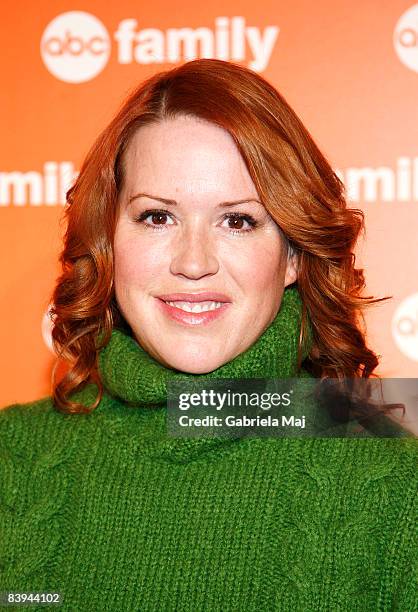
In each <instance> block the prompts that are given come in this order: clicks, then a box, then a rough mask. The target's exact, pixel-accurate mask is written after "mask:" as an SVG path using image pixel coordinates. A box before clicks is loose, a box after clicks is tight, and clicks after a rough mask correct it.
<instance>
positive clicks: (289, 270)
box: [284, 245, 298, 287]
mask: <svg viewBox="0 0 418 612" xmlns="http://www.w3.org/2000/svg"><path fill="white" fill-rule="evenodd" d="M297 277H298V256H297V253H296V252H295V251H294V250H293V248H292V247H291V246H290V245H289V251H288V254H287V263H286V274H285V278H284V286H285V287H287V286H288V285H291V284H292V283H294V282H295V281H296V279H297Z"/></svg>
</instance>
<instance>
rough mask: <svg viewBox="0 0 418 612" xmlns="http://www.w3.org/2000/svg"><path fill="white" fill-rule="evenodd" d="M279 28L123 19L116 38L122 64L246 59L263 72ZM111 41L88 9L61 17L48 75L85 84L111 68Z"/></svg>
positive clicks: (44, 49) (53, 29)
mask: <svg viewBox="0 0 418 612" xmlns="http://www.w3.org/2000/svg"><path fill="white" fill-rule="evenodd" d="M279 30H280V28H278V27H277V26H266V27H265V28H264V29H263V31H261V30H260V28H258V27H253V26H251V27H249V26H247V25H246V23H245V18H244V17H216V18H215V27H214V28H212V29H211V28H208V27H198V28H196V29H193V28H189V27H183V28H168V29H167V30H164V31H163V30H159V29H158V28H146V29H142V30H138V22H137V20H136V19H124V20H122V21H121V22H120V23H119V25H118V28H117V30H116V32H115V33H114V39H115V41H116V49H117V61H118V62H119V64H131V63H133V62H136V63H139V64H159V63H164V62H169V63H177V62H179V61H182V60H186V61H187V60H191V59H195V58H197V57H214V58H217V59H223V60H227V61H228V60H232V61H245V60H248V67H249V68H251V69H252V70H254V71H256V72H261V71H262V70H265V68H266V67H267V65H268V63H269V61H270V57H271V54H272V52H273V49H274V46H275V44H276V41H277V37H278V34H279ZM110 53H111V40H110V36H109V33H108V31H107V29H106V28H105V26H104V25H103V23H102V22H101V21H100V20H99V19H97V17H95V16H94V15H91V14H90V13H86V12H84V11H70V12H68V13H62V14H61V15H58V16H57V17H55V19H53V20H52V21H51V22H50V23H49V24H48V25H47V27H46V28H45V31H44V33H43V35H42V39H41V57H42V60H43V62H44V64H45V66H46V68H47V69H48V70H49V72H50V73H51V74H52V75H54V76H55V77H56V78H57V79H60V80H61V81H65V82H67V83H83V82H85V81H90V80H91V79H93V78H94V77H95V76H97V75H98V74H99V73H100V72H101V71H102V70H103V69H104V68H105V66H106V64H107V63H108V61H109V57H110Z"/></svg>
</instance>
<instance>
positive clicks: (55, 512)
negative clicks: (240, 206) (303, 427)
mask: <svg viewBox="0 0 418 612" xmlns="http://www.w3.org/2000/svg"><path fill="white" fill-rule="evenodd" d="M300 307H301V303H300V298H299V295H298V293H297V291H296V290H295V289H294V288H292V289H287V290H286V291H285V294H284V297H283V302H282V306H281V309H280V311H279V313H278V315H277V316H276V318H275V320H274V321H273V322H272V324H271V325H270V326H269V327H268V328H267V329H266V330H265V332H264V333H263V334H262V335H261V336H260V338H259V339H258V340H257V341H256V342H255V344H253V346H252V347H250V348H249V349H248V350H247V351H245V352H244V353H242V354H241V355H239V356H238V357H236V358H235V359H234V360H232V361H231V362H229V363H228V364H225V365H224V366H222V367H221V368H219V369H218V370H215V371H214V372H212V373H211V374H209V375H205V376H206V377H214V378H219V377H220V378H260V377H277V378H287V377H293V376H296V348H297V339H298V338H299V327H300V313H301V308H300ZM304 350H305V354H306V352H307V351H308V350H309V347H308V346H307V347H305V349H304ZM99 365H100V372H101V376H102V379H103V383H104V386H105V389H106V392H105V394H104V396H103V399H102V401H101V402H100V404H99V406H98V407H97V408H96V409H95V410H94V411H93V412H92V413H91V414H84V415H81V414H77V415H64V414H62V413H60V412H58V411H57V410H56V409H55V408H54V406H53V404H52V401H51V399H50V398H46V399H43V400H40V401H37V402H34V403H31V404H26V405H14V406H11V407H8V408H7V409H6V410H4V411H1V412H0V455H1V460H0V592H5V591H12V592H15V593H16V592H17V593H22V592H25V593H29V592H31V593H36V592H43V593H56V592H59V593H61V597H62V602H63V603H62V606H61V607H60V609H61V610H65V611H71V612H78V611H80V612H95V611H98V612H99V611H100V612H101V611H104V610H111V611H115V612H125V611H128V612H130V611H138V612H199V611H201V612H232V611H234V612H246V611H248V612H250V611H251V612H252V611H254V612H264V611H266V612H267V611H276V610H277V611H286V612H310V611H312V612H319V611H320V612H322V611H327V612H355V611H359V612H366V611H371V612H375V611H380V612H383V611H387V612H389V611H392V610H397V611H399V612H412V611H413V610H417V609H418V602H417V595H416V593H417V582H416V572H417V557H416V547H417V541H416V519H417V475H416V474H417V471H416V468H417V454H418V453H417V442H416V440H415V439H413V438H395V439H394V438H392V439H391V438H376V437H370V438H366V439H353V438H332V439H329V438H284V437H281V438H271V437H270V438H260V437H258V438H257V437H251V438H250V437H242V438H232V439H231V438H229V439H228V438H193V439H190V438H189V439H184V438H183V439H180V438H179V439H175V438H172V437H169V436H168V435H167V433H166V430H165V424H166V411H167V408H166V404H165V400H166V382H167V380H168V379H169V378H172V377H182V376H184V374H182V373H180V372H177V371H173V370H170V369H168V368H165V367H163V366H162V365H161V364H159V363H158V362H156V361H155V360H153V359H152V358H151V357H150V356H149V355H148V354H147V353H146V352H144V351H143V350H142V349H141V347H140V346H139V345H138V344H137V343H136V342H135V341H134V340H133V339H132V338H131V337H129V336H127V335H125V334H123V333H122V332H121V331H117V330H114V331H113V334H112V338H111V341H110V343H109V345H108V346H107V347H106V348H105V349H103V350H102V352H101V354H100V361H99ZM303 374H304V373H303V372H302V375H303ZM305 375H306V373H305ZM189 376H190V375H189ZM195 376H198V375H195ZM95 393H96V388H95V387H94V385H88V386H87V387H85V389H84V390H82V391H80V392H78V393H77V394H76V399H78V400H79V401H83V402H87V403H91V402H92V400H93V399H94V397H95ZM8 609H9V610H10V609H13V610H14V609H16V610H22V609H28V610H29V609H30V610H41V609H42V610H44V609H45V608H44V607H41V606H39V605H33V606H31V607H30V608H29V607H27V606H24V607H23V608H22V607H16V606H12V607H10V608H8Z"/></svg>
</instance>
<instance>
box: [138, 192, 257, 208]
mask: <svg viewBox="0 0 418 612" xmlns="http://www.w3.org/2000/svg"><path fill="white" fill-rule="evenodd" d="M137 198H149V199H150V200H157V201H158V202H162V203H163V204H165V205H166V206H178V202H176V200H170V199H168V198H161V197H158V196H154V195H151V194H149V193H136V194H135V195H133V196H131V197H130V198H129V201H128V204H130V203H131V202H133V200H136V199H137ZM251 202H254V203H256V204H260V205H261V206H262V205H263V204H262V203H261V202H260V200H257V199H256V198H244V199H243V200H235V201H233V202H220V203H219V204H218V206H220V207H227V206H236V205H237V204H249V203H251Z"/></svg>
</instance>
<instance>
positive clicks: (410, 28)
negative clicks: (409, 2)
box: [393, 4, 418, 72]
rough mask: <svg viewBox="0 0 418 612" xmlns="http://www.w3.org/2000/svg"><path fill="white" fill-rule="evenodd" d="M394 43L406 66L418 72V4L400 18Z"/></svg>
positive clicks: (394, 35) (395, 31)
mask: <svg viewBox="0 0 418 612" xmlns="http://www.w3.org/2000/svg"><path fill="white" fill-rule="evenodd" d="M393 45H394V47H395V51H396V54H397V56H398V58H399V59H400V61H401V62H402V63H403V64H404V66H406V67H407V68H409V69H410V70H413V71H414V72H418V4H414V6H411V7H410V8H409V9H408V10H406V11H405V12H404V13H403V14H402V15H401V17H400V18H399V20H398V23H397V24H396V26H395V30H394V32H393Z"/></svg>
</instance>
